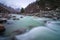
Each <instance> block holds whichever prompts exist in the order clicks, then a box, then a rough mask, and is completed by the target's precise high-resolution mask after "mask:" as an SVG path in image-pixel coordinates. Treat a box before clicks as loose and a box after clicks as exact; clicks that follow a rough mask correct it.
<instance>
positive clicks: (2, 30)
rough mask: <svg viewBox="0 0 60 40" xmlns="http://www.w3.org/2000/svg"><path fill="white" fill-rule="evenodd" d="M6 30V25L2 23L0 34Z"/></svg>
mask: <svg viewBox="0 0 60 40" xmlns="http://www.w3.org/2000/svg"><path fill="white" fill-rule="evenodd" d="M4 31H5V27H4V25H2V24H0V35H3V33H4Z"/></svg>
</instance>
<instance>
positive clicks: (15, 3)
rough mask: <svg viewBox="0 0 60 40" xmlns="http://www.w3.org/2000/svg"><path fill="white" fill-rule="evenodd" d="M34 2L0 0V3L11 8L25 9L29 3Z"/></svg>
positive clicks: (26, 0)
mask: <svg viewBox="0 0 60 40" xmlns="http://www.w3.org/2000/svg"><path fill="white" fill-rule="evenodd" d="M34 1H36V0H0V3H4V4H5V5H8V6H11V7H13V8H20V7H23V8H25V7H26V6H27V5H28V4H30V3H31V2H34Z"/></svg>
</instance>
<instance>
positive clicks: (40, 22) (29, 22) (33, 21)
mask: <svg viewBox="0 0 60 40" xmlns="http://www.w3.org/2000/svg"><path fill="white" fill-rule="evenodd" d="M18 18H19V20H13V19H10V20H8V22H7V23H6V24H5V27H6V32H5V34H7V35H9V34H11V33H12V32H13V31H16V30H19V29H21V28H25V29H26V30H30V29H32V28H34V27H37V26H44V25H45V22H44V21H45V20H49V21H50V20H52V19H49V18H38V17H34V16H25V17H23V18H20V17H18Z"/></svg>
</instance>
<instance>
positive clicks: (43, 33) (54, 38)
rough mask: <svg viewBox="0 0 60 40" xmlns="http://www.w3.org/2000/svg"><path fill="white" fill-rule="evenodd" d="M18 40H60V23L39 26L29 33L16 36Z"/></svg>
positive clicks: (50, 22) (53, 22)
mask: <svg viewBox="0 0 60 40" xmlns="http://www.w3.org/2000/svg"><path fill="white" fill-rule="evenodd" d="M16 39H17V40H60V21H49V22H47V23H46V26H38V27H35V28H33V29H32V30H30V31H29V32H27V33H25V34H22V35H16Z"/></svg>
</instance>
